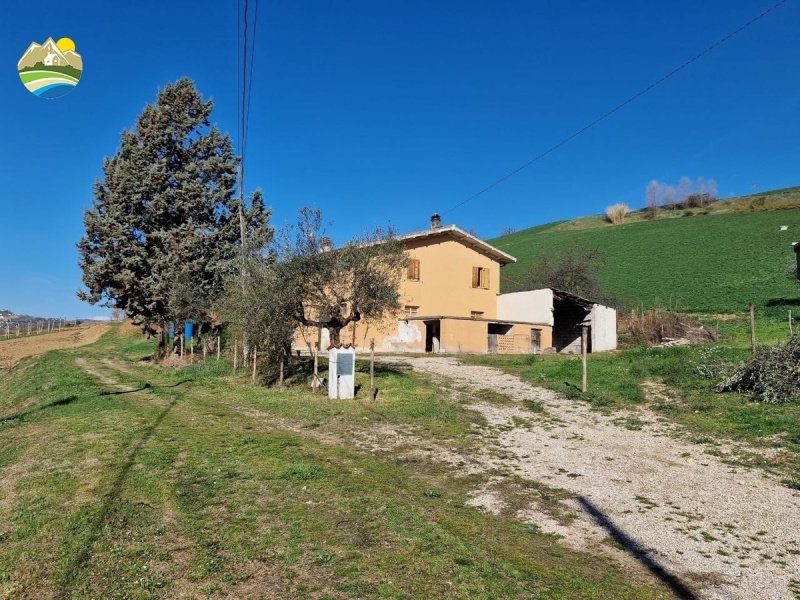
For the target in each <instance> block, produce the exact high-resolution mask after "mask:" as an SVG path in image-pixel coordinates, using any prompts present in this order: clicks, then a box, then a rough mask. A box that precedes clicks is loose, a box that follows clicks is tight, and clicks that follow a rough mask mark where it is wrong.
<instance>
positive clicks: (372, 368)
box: [369, 338, 375, 402]
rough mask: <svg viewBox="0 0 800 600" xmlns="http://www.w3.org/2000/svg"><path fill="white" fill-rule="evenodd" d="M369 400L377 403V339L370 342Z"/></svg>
mask: <svg viewBox="0 0 800 600" xmlns="http://www.w3.org/2000/svg"><path fill="white" fill-rule="evenodd" d="M369 399H370V402H374V401H375V338H372V339H371V340H370V341H369Z"/></svg>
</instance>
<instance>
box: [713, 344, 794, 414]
mask: <svg viewBox="0 0 800 600" xmlns="http://www.w3.org/2000/svg"><path fill="white" fill-rule="evenodd" d="M716 389H717V391H718V392H745V393H749V394H752V395H753V396H754V397H755V398H757V399H758V400H760V401H761V402H766V403H769V404H778V403H782V402H790V401H793V400H794V401H797V400H800V334H799V335H795V336H794V337H793V338H792V339H791V340H789V342H787V343H786V344H782V345H780V346H771V347H764V348H759V349H758V350H757V352H756V354H755V356H753V358H752V359H751V360H749V361H748V362H746V363H742V364H741V365H739V366H738V367H736V368H735V369H734V370H733V373H732V374H731V375H729V376H728V377H726V378H725V379H723V380H722V382H721V383H719V385H717V388H716Z"/></svg>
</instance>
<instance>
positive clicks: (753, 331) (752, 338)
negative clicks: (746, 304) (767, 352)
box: [750, 302, 756, 354]
mask: <svg viewBox="0 0 800 600" xmlns="http://www.w3.org/2000/svg"><path fill="white" fill-rule="evenodd" d="M750 345H751V346H752V347H753V354H755V353H756V307H755V305H754V304H753V303H752V302H751V303H750Z"/></svg>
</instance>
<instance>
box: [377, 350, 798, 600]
mask: <svg viewBox="0 0 800 600" xmlns="http://www.w3.org/2000/svg"><path fill="white" fill-rule="evenodd" d="M392 360H400V361H403V362H406V363H408V364H410V365H411V366H412V367H413V369H414V370H417V371H421V372H426V373H430V374H432V375H434V376H436V377H440V378H447V379H450V380H452V383H454V384H456V385H457V386H459V387H463V388H465V389H466V390H468V391H469V390H471V391H478V390H484V389H491V390H493V391H495V392H499V393H502V394H505V395H507V396H509V397H511V398H512V399H514V400H515V401H518V404H517V403H515V404H511V405H503V404H497V403H491V404H490V403H487V402H482V401H477V402H476V403H475V404H474V405H473V406H472V407H473V408H474V409H475V410H478V411H479V412H480V413H481V414H483V416H484V417H485V419H486V420H487V422H488V427H487V428H486V429H485V430H484V432H483V433H484V436H485V437H486V438H487V439H488V441H489V442H490V444H492V445H496V446H497V447H499V448H498V449H501V450H502V452H501V455H503V456H505V458H502V459H500V460H502V461H503V466H504V467H506V468H507V469H511V470H513V472H515V473H516V474H517V475H519V476H520V477H522V478H525V479H529V480H533V481H537V482H541V483H544V484H546V485H548V486H551V487H555V488H562V489H564V490H567V491H568V492H570V494H572V495H573V498H572V499H571V500H567V501H566V502H567V504H568V507H567V508H568V510H570V511H572V512H573V513H574V514H575V515H576V516H577V518H575V520H573V521H572V522H570V523H569V524H565V523H564V521H563V520H556V519H554V518H552V517H550V516H548V515H547V514H544V513H542V512H539V511H538V510H537V509H536V507H535V506H531V507H530V508H526V509H523V510H520V511H519V512H518V513H517V516H518V517H519V518H522V519H525V520H526V521H528V522H531V523H535V525H536V526H538V527H541V528H542V529H543V530H545V531H551V532H553V533H557V534H560V535H562V536H563V537H564V541H565V542H566V543H568V544H570V545H573V546H576V547H580V548H584V549H586V548H588V549H592V550H596V551H603V552H609V553H611V554H616V555H617V556H620V557H626V560H633V559H635V560H636V561H637V562H638V563H640V564H644V565H645V566H647V567H648V568H649V570H650V571H651V572H652V573H656V574H657V575H658V576H659V577H660V578H661V579H662V580H665V581H666V582H667V583H668V584H669V585H671V586H672V587H673V589H674V590H675V591H676V595H677V596H679V597H687V598H695V597H696V598H709V599H710V598H714V599H716V598H720V599H722V598H726V599H727V598H741V599H748V600H751V599H765V600H766V599H770V600H772V599H775V600H780V599H786V600H794V599H797V598H800V492H798V491H795V490H791V489H788V488H786V487H784V486H782V485H781V484H780V483H779V482H778V481H777V480H775V479H773V478H771V477H770V476H768V475H765V474H764V473H762V472H760V471H758V470H751V469H746V468H743V467H738V466H731V465H728V464H725V463H723V462H722V461H721V460H719V459H718V458H716V457H714V456H711V455H709V454H706V453H705V452H704V447H703V446H699V445H696V444H690V443H687V442H684V441H681V440H678V439H675V438H674V436H672V435H671V434H670V426H669V425H667V424H665V423H663V422H660V421H658V420H657V418H656V417H654V416H653V415H652V414H650V415H649V416H650V417H651V418H650V419H646V420H649V421H651V422H650V423H649V424H645V425H644V426H641V429H638V430H634V429H630V428H626V427H625V426H624V425H625V419H624V415H623V417H622V418H620V413H615V414H613V415H610V416H606V415H602V414H600V413H597V412H595V411H592V410H590V409H589V407H588V406H587V405H585V404H582V403H580V402H575V401H571V400H568V399H566V398H564V397H563V396H561V395H559V394H557V393H555V392H552V391H549V390H546V389H543V388H538V387H534V386H532V385H529V384H527V383H525V382H524V381H522V380H521V379H520V378H518V377H516V376H514V375H509V374H506V373H503V372H502V371H500V370H498V369H494V368H491V367H483V366H470V365H463V364H459V361H458V360H457V359H455V358H451V357H424V358H411V357H402V358H393V359H392ZM525 400H532V401H535V402H536V403H538V404H539V405H541V406H543V407H544V409H545V410H544V412H538V413H537V412H534V411H531V410H528V409H526V408H525V406H524V404H523V401H525ZM637 415H639V416H641V415H642V413H637ZM639 426H640V424H639V423H638V422H637V427H639ZM493 466H496V464H495V465H493ZM474 502H475V503H476V504H478V505H480V506H482V507H483V508H485V509H486V510H489V511H496V510H497V509H498V504H502V503H503V498H502V496H501V494H500V493H499V492H496V490H493V488H492V487H491V485H490V486H488V487H487V488H486V489H484V490H479V491H478V492H476V495H475V498H474ZM609 538H612V539H614V540H615V542H614V543H609V542H610V540H609ZM626 548H627V549H626Z"/></svg>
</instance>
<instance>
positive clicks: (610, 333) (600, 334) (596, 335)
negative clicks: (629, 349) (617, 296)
mask: <svg viewBox="0 0 800 600" xmlns="http://www.w3.org/2000/svg"><path fill="white" fill-rule="evenodd" d="M589 318H590V319H591V321H592V329H591V332H592V352H605V351H606V350H616V349H617V311H616V310H614V309H613V308H608V307H607V306H603V305H602V304H595V305H594V306H593V307H592V312H591V313H589Z"/></svg>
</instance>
